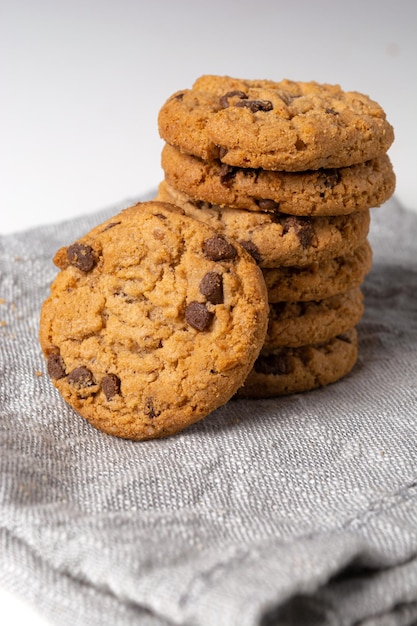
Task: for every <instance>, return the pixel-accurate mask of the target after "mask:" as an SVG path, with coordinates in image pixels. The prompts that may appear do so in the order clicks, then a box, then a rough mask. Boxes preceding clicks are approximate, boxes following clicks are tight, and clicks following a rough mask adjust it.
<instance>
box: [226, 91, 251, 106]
mask: <svg viewBox="0 0 417 626" xmlns="http://www.w3.org/2000/svg"><path fill="white" fill-rule="evenodd" d="M233 97H237V98H240V99H241V100H243V99H246V98H247V97H248V96H247V95H246V94H245V92H244V91H239V90H237V89H236V90H235V91H228V92H227V93H225V94H224V96H222V97H221V98H220V104H221V106H222V107H223V108H224V109H226V108H227V107H228V106H230V105H229V98H233Z"/></svg>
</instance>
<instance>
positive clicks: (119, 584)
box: [0, 198, 417, 626]
mask: <svg viewBox="0 0 417 626" xmlns="http://www.w3.org/2000/svg"><path fill="white" fill-rule="evenodd" d="M118 208H120V207H117V209H118ZM115 211H116V209H112V210H106V211H104V212H100V213H99V214H96V215H93V216H89V217H83V218H78V219H75V220H73V221H70V222H66V223H64V224H54V225H51V226H47V227H40V228H37V229H34V230H30V231H28V232H23V233H19V234H15V235H11V236H4V237H1V238H0V271H1V281H0V297H1V298H2V301H1V302H2V303H1V304H0V320H1V322H2V325H1V327H0V333H1V334H0V342H1V343H0V367H1V380H0V383H1V389H0V481H1V482H0V488H1V491H0V493H1V509H0V585H2V586H3V587H4V588H6V589H8V590H9V591H11V592H13V593H16V594H19V595H20V596H22V597H24V598H25V599H26V600H27V601H29V602H30V603H32V604H33V605H34V606H36V607H37V608H38V610H39V611H41V612H42V614H43V615H44V617H46V618H47V619H48V620H49V621H50V622H51V624H59V625H70V624H71V625H73V624H77V625H84V624H85V625H88V626H106V625H112V626H119V625H120V626H134V625H136V624H140V625H141V626H142V625H143V626H168V625H173V624H181V625H188V626H254V625H255V624H257V625H260V626H278V625H280V626H281V625H282V626H287V625H288V626H289V625H296V626H298V625H323V626H330V625H332V626H336V625H337V626H345V625H346V626H348V625H351V624H355V625H358V624H361V625H363V626H365V625H366V626H376V625H378V626H391V625H392V626H394V625H395V626H400V625H401V626H404V625H407V624H415V623H417V454H416V453H417V435H416V433H417V244H416V241H417V214H415V213H412V212H409V211H406V210H404V209H403V208H402V207H400V206H399V204H398V202H397V201H396V199H395V198H394V199H392V200H391V201H389V202H388V203H386V204H385V205H384V206H383V207H381V208H379V209H373V212H372V226H371V235H370V240H371V244H372V246H373V249H374V265H373V269H372V271H371V273H370V274H369V276H368V277H367V279H366V281H365V284H364V291H365V294H366V300H365V303H366V313H365V316H364V318H363V320H362V321H361V323H360V325H359V333H360V356H359V360H358V363H357V365H356V367H355V368H354V370H353V371H352V373H351V374H350V375H348V376H347V377H346V378H345V379H343V380H341V381H339V382H338V383H336V384H334V385H331V386H329V387H327V388H324V389H319V390H316V391H312V392H310V393H305V394H298V395H293V396H289V397H286V398H277V399H269V400H262V401H246V400H231V401H230V402H229V403H228V404H227V405H225V406H224V407H222V408H220V409H218V410H217V411H215V412H214V413H213V414H212V415H210V416H209V417H207V418H206V419H205V420H203V421H202V422H200V423H199V424H196V425H194V426H192V427H191V428H189V429H188V430H186V431H184V432H183V433H181V434H179V435H177V436H175V437H172V438H169V439H166V440H159V441H149V442H145V443H139V442H130V441H124V440H119V439H116V438H112V437H110V436H107V435H104V434H102V433H100V432H98V431H96V430H95V429H94V428H93V427H92V426H90V425H89V424H88V423H87V422H86V421H84V420H83V419H82V418H81V417H79V416H77V415H76V414H75V413H74V412H73V411H72V410H71V409H70V408H68V407H67V406H66V404H65V403H64V401H63V400H62V399H61V398H60V396H59V395H58V393H57V392H56V391H55V389H54V388H53V386H52V384H51V383H50V381H49V379H48V376H47V375H46V373H45V364H44V361H43V358H42V356H41V351H40V348H39V344H38V325H39V310H40V305H41V303H42V301H43V300H44V299H45V298H46V296H47V294H48V291H49V285H50V283H51V281H52V279H53V277H54V275H55V273H56V268H55V267H54V266H53V264H52V262H51V257H52V255H53V253H54V252H55V250H56V249H57V248H58V247H59V246H61V245H65V244H69V243H72V242H73V241H74V240H75V239H76V238H77V237H78V236H80V235H82V234H84V233H85V232H87V231H88V230H89V229H90V228H91V227H92V226H94V225H95V224H98V223H100V222H101V221H102V220H104V219H105V218H107V217H109V216H110V215H111V214H112V213H114V212H115ZM0 621H1V620H0Z"/></svg>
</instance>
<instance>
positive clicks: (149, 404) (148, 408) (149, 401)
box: [143, 396, 161, 419]
mask: <svg viewBox="0 0 417 626" xmlns="http://www.w3.org/2000/svg"><path fill="white" fill-rule="evenodd" d="M143 412H144V413H145V415H147V416H148V417H150V418H151V419H153V418H154V417H158V415H160V414H161V411H156V410H155V407H154V402H153V398H152V396H149V397H148V398H146V400H145V406H144V407H143Z"/></svg>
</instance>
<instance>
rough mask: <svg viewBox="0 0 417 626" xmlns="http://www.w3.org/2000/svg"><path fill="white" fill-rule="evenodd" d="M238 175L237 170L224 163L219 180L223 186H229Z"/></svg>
mask: <svg viewBox="0 0 417 626" xmlns="http://www.w3.org/2000/svg"><path fill="white" fill-rule="evenodd" d="M236 173H237V168H236V167H232V166H231V165H227V163H222V166H221V168H220V172H219V179H220V182H221V184H222V185H227V183H229V182H230V181H231V180H232V179H233V178H234V177H235V176H236Z"/></svg>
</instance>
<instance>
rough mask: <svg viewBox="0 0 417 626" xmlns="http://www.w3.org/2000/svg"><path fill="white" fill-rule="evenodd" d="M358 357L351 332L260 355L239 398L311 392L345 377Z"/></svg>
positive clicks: (238, 394) (354, 338)
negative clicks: (322, 340) (322, 341)
mask: <svg viewBox="0 0 417 626" xmlns="http://www.w3.org/2000/svg"><path fill="white" fill-rule="evenodd" d="M357 357H358V338H357V331H356V329H355V328H353V329H351V330H349V331H348V332H347V333H345V334H343V335H339V336H337V337H334V338H333V339H330V340H329V341H327V342H326V343H323V344H319V345H312V346H303V347H300V348H278V349H277V350H274V351H262V353H261V354H260V356H259V357H258V359H257V360H256V362H255V365H254V367H253V370H252V371H251V372H250V374H249V376H248V378H247V379H246V381H245V384H244V385H243V387H241V388H240V389H239V391H238V392H237V394H236V396H237V397H239V398H268V397H274V396H284V395H289V394H292V393H301V392H304V391H311V390H312V389H316V388H318V387H325V386H326V385H330V384H331V383H335V382H336V381H338V380H340V379H341V378H343V377H344V376H346V375H347V374H348V373H349V372H350V371H351V370H352V368H353V367H354V365H355V363H356V361H357Z"/></svg>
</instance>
